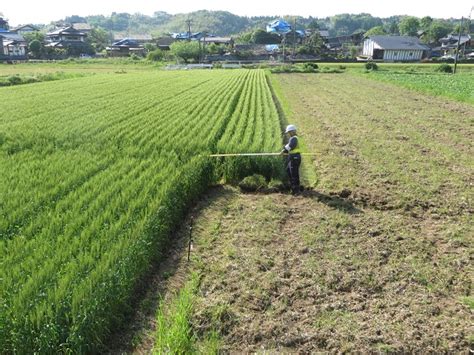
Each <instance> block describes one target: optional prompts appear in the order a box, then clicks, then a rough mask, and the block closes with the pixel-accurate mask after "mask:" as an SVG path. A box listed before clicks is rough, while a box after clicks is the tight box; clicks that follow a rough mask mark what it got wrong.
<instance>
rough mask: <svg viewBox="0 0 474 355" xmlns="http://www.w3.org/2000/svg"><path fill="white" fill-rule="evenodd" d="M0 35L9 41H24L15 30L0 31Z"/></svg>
mask: <svg viewBox="0 0 474 355" xmlns="http://www.w3.org/2000/svg"><path fill="white" fill-rule="evenodd" d="M0 37H2V38H4V39H6V40H9V41H16V42H25V39H24V38H23V36H22V35H20V34H18V33H15V32H0Z"/></svg>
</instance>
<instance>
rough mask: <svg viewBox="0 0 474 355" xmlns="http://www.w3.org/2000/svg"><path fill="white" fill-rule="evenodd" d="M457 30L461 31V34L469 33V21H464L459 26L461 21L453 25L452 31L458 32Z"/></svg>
mask: <svg viewBox="0 0 474 355" xmlns="http://www.w3.org/2000/svg"><path fill="white" fill-rule="evenodd" d="M459 31H461V34H466V33H469V21H464V23H463V25H462V27H461V23H458V24H457V25H455V26H454V33H457V34H459Z"/></svg>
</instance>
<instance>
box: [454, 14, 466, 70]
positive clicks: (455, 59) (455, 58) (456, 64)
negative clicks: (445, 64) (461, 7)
mask: <svg viewBox="0 0 474 355" xmlns="http://www.w3.org/2000/svg"><path fill="white" fill-rule="evenodd" d="M463 25H464V16H463V17H461V27H460V28H459V36H458V44H457V45H456V56H455V57H454V70H453V74H456V68H457V66H458V60H459V46H460V43H461V34H462V27H463Z"/></svg>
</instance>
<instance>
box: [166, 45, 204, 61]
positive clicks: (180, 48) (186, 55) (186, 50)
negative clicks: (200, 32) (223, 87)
mask: <svg viewBox="0 0 474 355" xmlns="http://www.w3.org/2000/svg"><path fill="white" fill-rule="evenodd" d="M170 49H171V53H173V54H174V55H175V56H176V57H178V58H181V59H182V60H184V62H185V63H188V62H189V61H190V60H195V61H197V60H199V56H200V55H201V47H200V45H199V43H198V42H188V41H178V42H174V43H173V44H171V46H170Z"/></svg>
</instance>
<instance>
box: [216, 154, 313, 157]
mask: <svg viewBox="0 0 474 355" xmlns="http://www.w3.org/2000/svg"><path fill="white" fill-rule="evenodd" d="M300 154H301V155H309V156H316V155H317V154H316V153H300ZM278 155H283V156H285V155H288V154H281V153H224V154H211V155H209V156H210V157H211V158H218V157H270V156H278Z"/></svg>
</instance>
